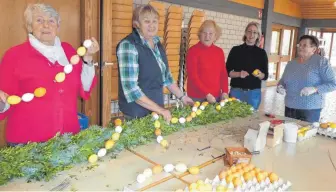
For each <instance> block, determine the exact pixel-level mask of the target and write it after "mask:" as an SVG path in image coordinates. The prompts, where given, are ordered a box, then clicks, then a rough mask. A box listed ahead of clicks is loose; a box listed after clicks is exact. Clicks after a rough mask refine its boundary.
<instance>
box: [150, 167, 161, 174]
mask: <svg viewBox="0 0 336 192" xmlns="http://www.w3.org/2000/svg"><path fill="white" fill-rule="evenodd" d="M152 170H153V173H154V174H158V173H161V172H162V170H163V167H162V166H161V165H155V166H154V167H153V168H152Z"/></svg>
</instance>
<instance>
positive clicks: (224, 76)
mask: <svg viewBox="0 0 336 192" xmlns="http://www.w3.org/2000/svg"><path fill="white" fill-rule="evenodd" d="M222 59H223V65H222V68H221V76H220V79H221V89H222V93H228V92H229V78H228V73H227V71H226V64H225V55H224V51H223V50H222Z"/></svg>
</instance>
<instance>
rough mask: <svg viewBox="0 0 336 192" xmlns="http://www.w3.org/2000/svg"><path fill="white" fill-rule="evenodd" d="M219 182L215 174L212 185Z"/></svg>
mask: <svg viewBox="0 0 336 192" xmlns="http://www.w3.org/2000/svg"><path fill="white" fill-rule="evenodd" d="M219 182H220V179H219V176H218V175H216V177H215V178H214V179H213V180H212V185H214V184H216V185H217V184H218V183H219Z"/></svg>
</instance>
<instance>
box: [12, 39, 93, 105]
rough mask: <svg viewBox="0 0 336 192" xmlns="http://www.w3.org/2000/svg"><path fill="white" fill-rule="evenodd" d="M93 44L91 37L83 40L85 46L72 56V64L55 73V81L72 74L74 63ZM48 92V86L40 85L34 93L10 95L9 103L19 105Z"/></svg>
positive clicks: (58, 81) (63, 79)
mask: <svg viewBox="0 0 336 192" xmlns="http://www.w3.org/2000/svg"><path fill="white" fill-rule="evenodd" d="M91 46H92V41H91V40H90V39H87V40H85V41H84V42H83V46H80V47H79V48H78V49H77V54H76V55H73V56H72V57H71V58H70V64H67V65H65V66H64V67H63V71H62V72H59V73H57V74H56V75H55V78H54V82H56V83H62V82H63V81H65V78H66V75H67V74H70V73H71V72H72V70H73V65H76V64H78V63H79V61H80V59H81V58H80V57H83V56H84V55H85V54H86V52H87V49H89V48H90V47H91ZM46 93H47V90H46V88H44V87H38V88H36V89H35V90H34V92H33V93H24V94H23V95H22V96H18V95H10V96H8V97H7V103H8V104H9V105H17V104H19V103H21V101H23V102H30V101H32V100H33V99H34V98H35V97H36V98H41V97H43V96H45V94H46Z"/></svg>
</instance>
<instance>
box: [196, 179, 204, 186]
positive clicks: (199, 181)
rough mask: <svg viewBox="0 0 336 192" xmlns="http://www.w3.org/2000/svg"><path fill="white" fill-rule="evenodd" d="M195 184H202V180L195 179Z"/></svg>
mask: <svg viewBox="0 0 336 192" xmlns="http://www.w3.org/2000/svg"><path fill="white" fill-rule="evenodd" d="M196 184H197V185H204V181H203V180H200V179H199V180H197V181H196Z"/></svg>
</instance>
